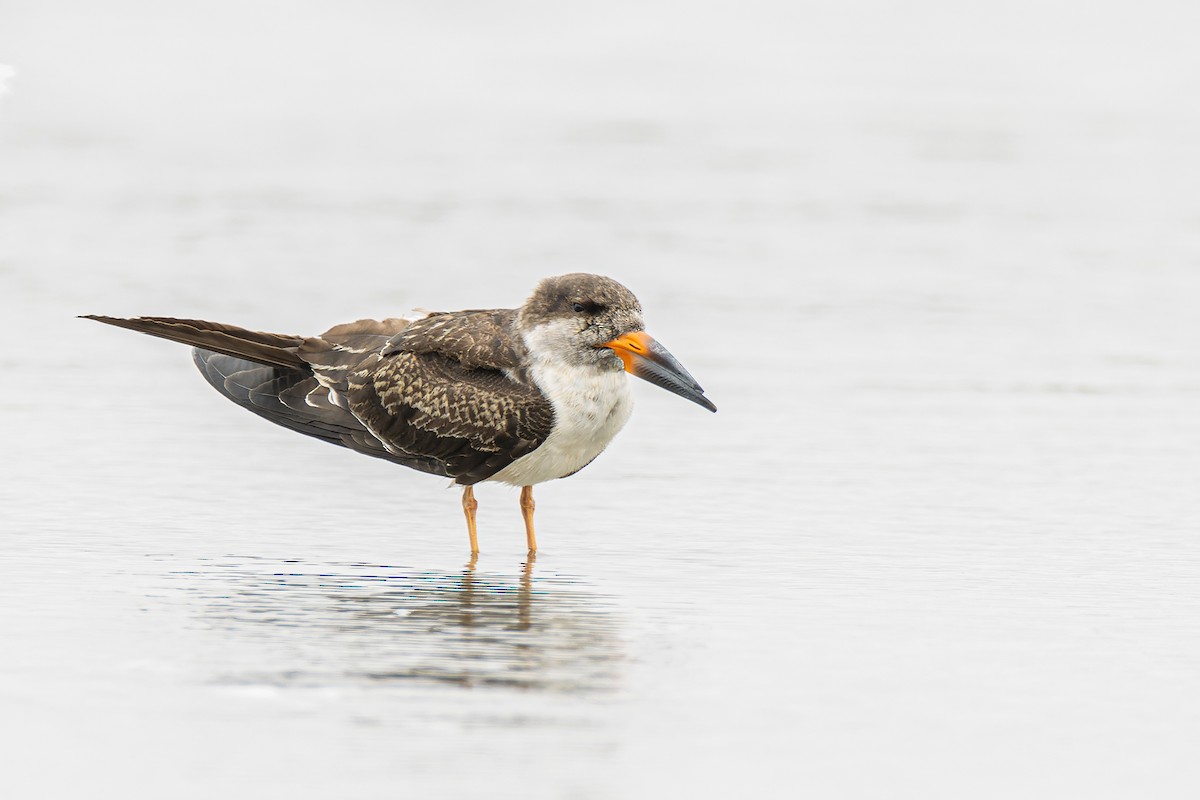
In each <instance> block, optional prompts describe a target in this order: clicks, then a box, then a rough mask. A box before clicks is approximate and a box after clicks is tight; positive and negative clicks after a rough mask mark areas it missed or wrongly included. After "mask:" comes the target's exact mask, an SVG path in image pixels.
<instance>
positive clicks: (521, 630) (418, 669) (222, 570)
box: [172, 558, 624, 693]
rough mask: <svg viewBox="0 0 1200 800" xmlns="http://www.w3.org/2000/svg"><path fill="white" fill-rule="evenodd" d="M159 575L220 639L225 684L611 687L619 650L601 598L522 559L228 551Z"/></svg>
mask: <svg viewBox="0 0 1200 800" xmlns="http://www.w3.org/2000/svg"><path fill="white" fill-rule="evenodd" d="M172 577H173V579H175V580H177V581H180V582H183V583H184V588H185V590H186V591H187V593H188V594H193V593H194V594H197V595H199V596H200V597H202V598H203V599H204V601H205V602H204V603H202V604H196V608H197V609H199V610H198V611H197V613H198V615H199V617H198V619H199V621H200V623H201V624H202V625H204V626H205V627H208V628H210V629H212V630H215V631H217V632H218V633H219V634H220V635H221V637H222V641H223V642H225V643H226V644H227V645H229V646H228V647H222V649H221V652H220V653H219V654H216V655H215V656H214V663H212V664H210V665H209V667H210V668H211V670H212V673H213V677H212V680H214V681H216V682H218V683H221V684H226V685H230V686H242V687H249V686H272V687H291V686H297V687H310V688H313V687H351V686H358V687H364V686H372V685H374V686H379V685H388V684H392V685H403V684H423V685H431V684H437V685H445V686H461V687H508V688H515V689H523V690H541V691H550V692H567V693H594V692H608V691H612V690H615V689H616V688H617V686H618V681H619V678H620V664H621V662H622V660H623V659H624V655H623V652H622V643H621V640H620V636H619V627H618V618H617V615H616V613H615V611H614V607H613V603H612V602H611V600H610V599H609V598H606V597H604V596H602V595H598V594H595V593H593V592H590V591H588V590H587V589H586V588H584V587H582V586H581V585H580V583H579V582H578V580H576V579H572V578H568V577H563V576H559V575H548V576H540V575H537V574H536V571H535V568H534V564H533V563H532V562H528V563H526V564H525V565H524V566H523V569H522V570H521V572H519V573H517V574H508V575H505V574H495V573H490V572H480V571H478V570H477V569H476V567H475V566H474V564H468V565H467V566H466V567H464V568H463V569H462V570H460V571H457V572H447V571H432V570H425V569H410V568H406V567H401V566H379V565H370V564H362V563H343V564H320V565H317V564H304V563H301V562H295V561H286V562H285V561H272V560H266V559H255V558H236V559H234V558H230V559H222V561H221V563H219V564H214V565H212V566H211V568H209V569H204V570H189V571H176V572H173V573H172ZM243 662H244V663H243Z"/></svg>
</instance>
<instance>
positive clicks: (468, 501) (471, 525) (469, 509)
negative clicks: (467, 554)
mask: <svg viewBox="0 0 1200 800" xmlns="http://www.w3.org/2000/svg"><path fill="white" fill-rule="evenodd" d="M477 508H479V503H478V502H476V500H475V491H474V490H473V489H472V488H471V487H470V486H467V487H465V488H464V489H463V513H464V514H466V515H467V536H470V537H471V555H475V554H476V553H478V552H479V539H477V538H476V536H475V510H476V509H477Z"/></svg>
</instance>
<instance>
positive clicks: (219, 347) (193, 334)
mask: <svg viewBox="0 0 1200 800" xmlns="http://www.w3.org/2000/svg"><path fill="white" fill-rule="evenodd" d="M82 319H94V320H96V321H97V322H103V323H105V324H106V325H115V326H117V327H118V328H128V329H129V330H131V331H137V332H138V333H148V334H150V335H151V336H157V337H159V338H161V339H170V340H171V341H173V342H180V343H182V344H190V345H192V346H193V347H199V348H202V349H204V350H211V351H213V352H216V353H222V354H224V355H227V356H234V357H235V358H246V359H249V360H251V361H254V362H257V363H259V364H266V365H269V366H274V367H291V368H299V369H303V370H305V371H308V370H309V365H308V362H306V361H305V360H304V359H302V358H301V357H300V356H299V355H297V354H296V349H297V348H298V347H300V345H301V344H303V343H304V338H303V337H301V336H284V335H281V334H278V333H261V332H258V331H248V330H246V329H245V328H239V327H237V326H234V325H222V324H220V323H219V322H205V321H204V320H199V319H172V318H171V317H136V318H134V319H120V318H117V317H103V316H97V315H92V314H84V315H83V316H82Z"/></svg>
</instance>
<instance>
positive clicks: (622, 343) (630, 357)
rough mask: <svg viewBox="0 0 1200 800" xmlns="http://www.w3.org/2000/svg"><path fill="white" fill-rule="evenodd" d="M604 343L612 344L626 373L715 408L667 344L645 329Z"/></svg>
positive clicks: (610, 346) (708, 407)
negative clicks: (661, 342) (668, 348)
mask: <svg viewBox="0 0 1200 800" xmlns="http://www.w3.org/2000/svg"><path fill="white" fill-rule="evenodd" d="M603 346H604V347H609V348H612V350H613V352H615V353H616V354H617V355H618V356H620V358H621V361H623V362H624V363H625V371H626V372H628V373H629V374H631V375H634V376H636V377H638V378H641V379H642V380H646V381H650V382H651V383H653V384H654V385H655V386H659V387H661V388H663V389H666V390H667V391H668V392H674V393H675V394H677V395H679V396H680V397H686V398H687V399H688V400H691V401H692V402H693V403H698V404H699V405H702V406H704V407H705V408H707V409H708V410H709V411H716V410H717V407H716V406H714V405H713V404H712V401H710V400H709V399H708V398H707V397H705V396H704V390H703V389H701V388H700V384H698V383H696V379H695V378H693V377H692V376H691V375H690V374H688V371H687V370H686V369H684V368H683V365H682V364H680V363H679V362H678V361H676V360H675V356H673V355H671V353H670V352H668V350H667V348H665V347H663V346H662V345H661V344H659V343H658V342H656V341H654V339H653V338H652V337H651V336H650V334H648V333H646V332H645V331H634V332H633V333H626V334H623V335H621V336H618V337H617V338H616V339H613V340H612V341H611V342H606V343H605V344H604V345H603Z"/></svg>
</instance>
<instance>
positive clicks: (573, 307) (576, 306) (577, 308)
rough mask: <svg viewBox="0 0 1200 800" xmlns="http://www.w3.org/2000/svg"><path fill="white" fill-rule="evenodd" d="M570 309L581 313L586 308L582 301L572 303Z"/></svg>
mask: <svg viewBox="0 0 1200 800" xmlns="http://www.w3.org/2000/svg"><path fill="white" fill-rule="evenodd" d="M571 310H572V311H574V312H575V313H576V314H582V313H583V312H584V311H586V310H587V309H585V308H584V307H583V303H572V304H571Z"/></svg>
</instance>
